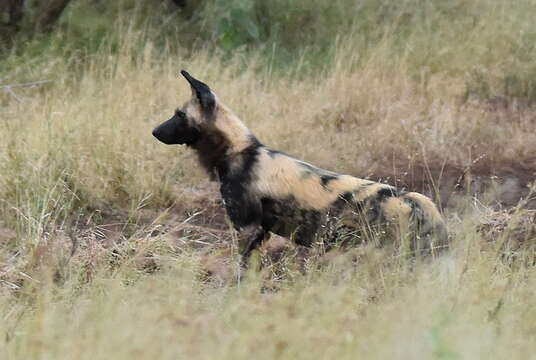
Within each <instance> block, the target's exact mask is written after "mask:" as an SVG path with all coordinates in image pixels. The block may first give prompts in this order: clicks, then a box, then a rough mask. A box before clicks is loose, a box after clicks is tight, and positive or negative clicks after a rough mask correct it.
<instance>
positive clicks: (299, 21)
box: [0, 0, 536, 359]
mask: <svg viewBox="0 0 536 360" xmlns="http://www.w3.org/2000/svg"><path fill="white" fill-rule="evenodd" d="M16 2H17V1H16V0H10V1H7V2H4V3H3V4H2V6H3V7H0V12H1V13H2V17H1V19H0V20H1V28H2V30H4V31H3V32H2V52H1V53H0V86H1V88H0V106H1V107H0V114H1V117H0V309H1V310H0V314H2V315H0V316H1V321H0V357H2V358H6V359H27V358H36V359H37V358H39V359H48V358H50V359H62V358H65V359H70V358H84V357H87V358H91V359H98V358H118V359H121V358H129V359H131V358H139V359H145V358H154V357H158V358H181V357H195V358H207V359H208V358H211V359H212V358H214V357H218V358H232V359H236V358H246V357H251V356H255V357H258V358H277V357H279V358H289V359H296V358H333V357H340V358H356V357H358V358H359V357H366V358H388V357H389V358H400V359H407V358H414V359H417V358H422V359H430V358H437V359H474V358H484V357H485V358H497V359H502V358H505V357H510V358H512V359H516V358H525V357H526V354H527V353H531V352H533V351H534V347H535V345H534V344H536V342H535V341H534V337H535V336H536V333H535V331H536V329H535V328H534V324H536V313H535V312H534V307H533V306H531V303H532V302H531V296H532V294H533V293H534V291H535V290H536V283H535V279H536V278H535V273H534V261H535V259H534V254H535V253H534V237H535V234H536V228H535V225H534V220H535V214H534V212H533V211H532V210H530V208H532V207H534V200H532V198H531V192H530V187H529V186H530V184H531V183H532V182H533V181H534V176H535V171H536V155H535V154H536V141H535V139H534V135H533V134H534V133H535V131H536V120H535V114H536V112H535V111H534V108H533V105H532V104H533V102H534V100H535V98H536V93H535V81H536V65H535V64H534V61H533V59H534V58H535V57H536V56H535V55H536V41H535V40H536V30H535V28H534V26H533V21H532V16H531V14H533V13H534V11H535V10H536V1H534V0H520V1H516V2H515V3H508V2H504V1H498V0H471V1H462V0H459V1H458V0H454V1H448V2H445V1H440V0H404V1H388V0H381V1H378V0H362V1H350V0H334V1H320V0H295V1H283V0H268V1H256V0H231V1H223V0H205V1H197V2H194V1H168V2H166V1H156V0H147V1H131V0H121V1H114V2H108V1H98V0H97V1H89V0H71V1H64V2H63V3H65V8H64V9H63V11H61V12H60V13H59V15H58V16H57V17H56V18H55V19H53V21H49V22H46V23H47V25H46V26H45V25H43V23H42V21H43V20H42V19H50V17H47V16H45V15H46V14H48V12H49V11H50V9H51V8H50V6H51V5H53V4H59V3H60V2H48V3H47V2H41V1H24V2H22V3H23V4H24V6H23V7H22V8H21V11H22V15H21V16H20V18H19V19H18V20H17V17H15V20H16V21H15V25H14V23H13V21H14V20H13V16H12V14H11V13H9V11H7V7H5V6H6V5H7V4H8V3H9V4H14V3H16ZM59 5H62V4H59ZM6 29H9V32H8V30H6ZM180 69H188V70H189V71H190V72H191V73H192V74H194V75H195V76H197V77H199V78H200V79H203V80H205V81H206V82H207V83H208V84H210V85H211V86H212V87H213V89H214V90H215V91H216V92H217V93H218V94H219V97H220V98H221V99H222V100H223V101H224V102H226V103H227V104H228V105H229V106H230V107H231V108H232V109H234V110H235V111H236V112H237V113H238V114H239V115H240V117H241V118H242V119H244V121H245V122H246V123H247V125H248V126H249V127H250V128H251V129H252V130H253V131H254V132H255V133H256V134H257V135H258V137H259V138H260V139H261V140H262V141H264V142H265V143H267V144H269V145H270V146H272V147H274V148H277V149H281V150H284V151H286V152H288V153H291V154H293V155H295V156H297V157H300V158H303V159H306V160H308V161H311V162H313V163H315V164H317V165H319V166H322V167H325V168H329V169H331V170H335V171H339V172H344V173H349V174H352V175H356V176H360V177H369V178H372V179H375V180H382V181H388V182H390V183H393V184H396V185H397V186H399V187H408V188H411V189H414V190H417V191H422V192H424V193H427V194H428V195H430V196H432V197H433V198H434V199H435V200H436V202H438V203H439V204H441V205H442V208H443V211H444V213H445V216H446V218H447V219H448V222H449V229H450V231H451V234H452V240H453V245H452V249H451V252H450V253H449V254H448V255H446V256H445V257H444V258H442V259H437V260H435V261H429V260H418V261H416V262H414V261H410V260H408V259H407V258H406V257H405V256H401V254H397V253H391V252H389V251H387V250H386V249H376V248H373V247H367V246H365V247H363V248H358V249H352V250H349V251H346V252H343V251H331V252H328V253H326V252H325V251H324V249H322V248H321V247H320V246H319V247H318V248H315V249H313V250H311V251H309V252H308V253H307V252H306V251H304V249H299V248H295V247H293V246H292V245H290V244H286V242H285V241H284V240H283V239H280V238H278V239H275V240H274V241H273V242H271V243H270V244H267V245H266V246H265V249H264V250H263V251H262V252H261V253H260V255H259V257H258V258H257V261H258V264H256V266H252V269H253V270H252V271H251V272H250V273H248V274H247V276H246V277H245V279H244V280H243V281H242V282H240V283H239V284H237V282H236V281H234V280H233V278H234V277H235V274H236V261H235V257H234V256H235V252H234V247H233V244H234V240H233V234H232V233H231V232H230V231H229V227H228V225H227V223H226V221H225V218H224V216H223V212H222V209H221V204H220V202H219V198H218V194H217V188H216V187H215V185H213V184H210V183H209V182H208V180H207V179H206V177H205V176H204V174H203V173H202V172H201V170H200V169H199V168H198V167H197V165H196V163H195V159H194V157H193V156H192V154H191V152H189V151H188V150H187V149H182V148H179V147H166V146H164V145H162V144H160V143H157V142H156V141H155V140H154V139H153V138H152V136H151V130H152V128H153V127H154V126H155V125H156V124H158V123H160V122H161V121H163V120H165V119H167V118H169V117H170V116H171V114H172V112H173V110H174V109H175V108H176V107H177V106H179V105H181V104H182V102H183V101H185V100H186V99H187V98H188V97H189V95H190V91H189V88H188V86H187V85H186V83H185V82H184V81H182V80H180V79H179V76H178V73H179V70H180ZM43 80H47V81H48V82H43V83H41V82H40V83H38V84H35V85H34V86H17V84H24V83H34V82H36V81H43ZM258 269H261V270H258ZM257 270H258V271H257Z"/></svg>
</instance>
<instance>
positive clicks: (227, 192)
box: [214, 145, 262, 229]
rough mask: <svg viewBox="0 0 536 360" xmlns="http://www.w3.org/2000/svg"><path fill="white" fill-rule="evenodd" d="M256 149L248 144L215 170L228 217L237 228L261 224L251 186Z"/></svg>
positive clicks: (258, 201)
mask: <svg viewBox="0 0 536 360" xmlns="http://www.w3.org/2000/svg"><path fill="white" fill-rule="evenodd" d="M258 149H259V147H258V146H257V145H251V146H250V147H248V148H246V149H244V150H243V151H241V152H240V153H238V154H234V155H233V158H232V159H225V160H224V161H223V162H221V163H220V164H218V165H217V166H215V167H214V168H215V170H216V171H217V173H218V175H219V177H220V182H221V187H220V191H221V194H222V197H223V200H224V202H225V208H226V210H227V214H228V215H229V218H230V219H231V221H232V222H233V224H234V225H235V227H236V228H237V229H238V228H242V227H245V226H248V225H251V224H258V225H260V223H261V218H262V206H261V202H260V199H258V198H257V197H256V194H254V193H253V192H252V190H251V186H250V185H251V182H252V180H253V166H255V164H256V163H257V161H258V156H259V150H258Z"/></svg>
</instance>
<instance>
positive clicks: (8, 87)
mask: <svg viewBox="0 0 536 360" xmlns="http://www.w3.org/2000/svg"><path fill="white" fill-rule="evenodd" d="M51 81H52V80H39V81H34V82H28V83H20V84H11V85H0V89H4V90H5V91H6V92H7V93H8V94H9V95H11V96H13V97H14V98H15V100H17V101H18V102H22V101H23V99H22V98H20V97H18V96H17V94H15V92H14V91H13V88H17V87H32V86H38V85H42V84H46V83H49V82H51Z"/></svg>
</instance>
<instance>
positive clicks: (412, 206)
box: [153, 71, 447, 257]
mask: <svg viewBox="0 0 536 360" xmlns="http://www.w3.org/2000/svg"><path fill="white" fill-rule="evenodd" d="M181 73H182V75H183V76H184V77H185V78H186V79H187V80H188V82H189V83H190V85H191V89H192V98H191V99H190V100H189V101H188V102H187V103H186V104H185V105H184V106H183V107H182V108H181V109H177V110H176V112H175V114H174V116H173V117H172V118H171V119H169V120H167V121H166V122H164V123H162V124H161V125H159V126H158V127H156V128H155V129H154V130H153V135H154V136H155V137H156V138H157V139H158V140H160V141H162V142H164V143H166V144H185V145H187V146H189V147H191V148H193V149H194V150H196V152H197V154H198V156H199V160H200V163H201V164H202V165H203V167H204V168H205V169H206V170H207V171H208V172H209V174H211V176H213V178H215V179H217V180H218V181H219V182H220V190H221V195H222V198H223V200H224V203H225V208H226V210H227V214H228V216H229V218H230V220H231V221H232V223H233V225H234V226H235V228H236V229H237V230H238V231H239V232H240V248H241V252H242V254H243V255H244V256H245V257H247V256H248V255H249V254H250V252H251V251H252V250H253V249H255V248H256V247H257V246H258V245H259V244H260V243H261V242H262V241H263V240H265V239H266V238H267V237H268V236H269V234H270V233H275V234H278V235H281V236H284V237H288V238H290V239H293V240H294V241H295V242H296V243H297V244H300V245H305V246H310V245H311V244H313V243H314V242H315V241H317V240H322V241H347V240H350V239H353V240H358V241H368V240H373V241H380V240H379V239H383V240H382V241H385V240H387V239H392V240H396V241H399V244H401V245H403V244H407V245H408V246H409V248H410V249H411V250H413V251H422V250H424V251H427V252H429V251H430V250H432V251H433V250H434V249H436V248H440V247H444V246H445V245H446V242H447V232H446V230H445V224H444V221H443V219H442V217H441V215H440V213H439V211H438V210H437V208H436V206H435V205H434V203H433V202H432V201H431V200H430V199H429V198H427V197H426V196H424V195H421V194H419V193H415V192H405V191H398V190H397V189H396V188H394V187H392V186H390V185H387V184H382V183H377V182H373V181H370V180H365V179H360V178H356V177H353V176H350V175H341V174H337V173H334V172H331V171H327V170H323V169H320V168H317V167H315V166H313V165H311V164H308V163H306V162H304V161H301V160H298V159H295V158H293V157H291V156H289V155H287V154H285V153H282V152H279V151H275V150H272V149H270V148H269V147H267V146H265V145H263V144H262V143H260V142H259V140H258V139H257V138H256V137H255V136H254V135H253V134H252V133H251V132H250V131H249V129H248V128H247V127H246V126H245V125H244V123H243V122H242V121H241V120H240V119H239V118H238V117H237V116H236V115H235V114H234V113H233V112H232V111H231V110H230V109H229V108H227V107H226V106H225V105H224V104H223V103H221V102H220V101H219V100H218V98H217V97H216V95H215V94H214V92H212V90H211V89H210V88H209V87H208V86H207V85H206V84H204V83H202V82H200V81H198V80H196V79H194V78H193V77H192V76H191V75H190V74H188V73H187V72H186V71H182V72H181Z"/></svg>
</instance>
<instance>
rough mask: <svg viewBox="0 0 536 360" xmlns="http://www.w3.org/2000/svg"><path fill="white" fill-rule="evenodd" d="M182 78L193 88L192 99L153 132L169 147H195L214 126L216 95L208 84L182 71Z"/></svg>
mask: <svg viewBox="0 0 536 360" xmlns="http://www.w3.org/2000/svg"><path fill="white" fill-rule="evenodd" d="M181 74H182V76H184V77H185V78H186V80H188V82H189V83H190V87H191V88H192V98H191V99H190V100H189V101H188V102H187V103H186V104H185V105H184V106H183V107H182V108H181V109H177V110H176V111H175V114H174V115H173V117H172V118H171V119H169V120H167V121H165V122H163V123H162V124H160V125H159V126H157V127H156V128H155V129H154V130H153V136H154V137H156V138H157V139H158V140H160V141H161V142H163V143H164V144H168V145H175V144H180V145H183V144H185V145H189V146H192V145H195V144H196V143H197V142H198V141H199V140H200V139H201V137H202V136H203V132H204V129H206V128H207V127H211V126H213V123H214V118H215V113H216V101H217V100H216V95H215V94H214V93H213V92H212V90H210V88H209V87H208V86H207V84H205V83H203V82H201V81H199V80H197V79H195V78H194V77H193V76H191V75H190V74H189V73H188V72H186V71H184V70H182V71H181Z"/></svg>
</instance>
